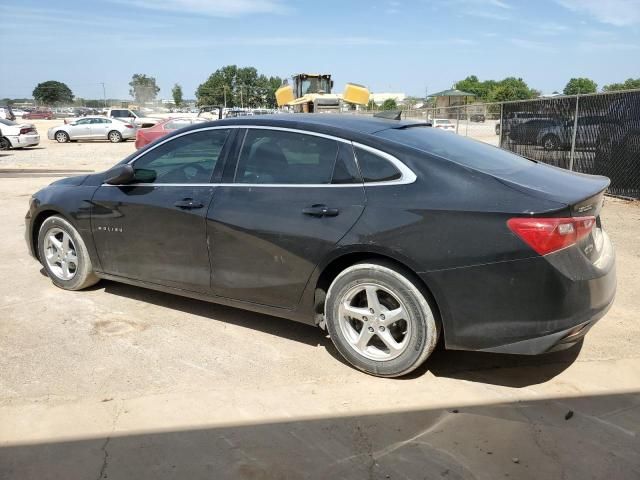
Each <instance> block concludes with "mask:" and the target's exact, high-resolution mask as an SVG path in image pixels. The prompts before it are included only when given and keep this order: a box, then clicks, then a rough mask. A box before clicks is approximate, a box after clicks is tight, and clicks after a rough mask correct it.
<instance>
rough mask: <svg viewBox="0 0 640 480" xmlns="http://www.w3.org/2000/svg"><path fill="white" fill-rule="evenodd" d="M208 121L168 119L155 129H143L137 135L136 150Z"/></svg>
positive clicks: (157, 124) (154, 127)
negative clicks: (184, 128) (180, 130)
mask: <svg viewBox="0 0 640 480" xmlns="http://www.w3.org/2000/svg"><path fill="white" fill-rule="evenodd" d="M206 121H207V120H205V119H203V118H167V119H166V120H163V121H161V122H159V123H156V124H155V125H154V126H153V127H149V128H141V129H139V130H138V132H137V133H136V148H142V147H144V146H145V145H148V144H149V143H151V142H153V141H154V140H157V139H158V138H160V137H164V136H165V135H167V134H169V133H171V132H173V131H174V130H178V129H179V128H183V127H188V126H189V125H193V124H194V123H201V122H206Z"/></svg>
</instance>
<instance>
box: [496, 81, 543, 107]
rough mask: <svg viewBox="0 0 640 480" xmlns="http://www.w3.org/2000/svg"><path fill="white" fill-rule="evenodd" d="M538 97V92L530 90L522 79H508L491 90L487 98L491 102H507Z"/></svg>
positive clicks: (497, 83)
mask: <svg viewBox="0 0 640 480" xmlns="http://www.w3.org/2000/svg"><path fill="white" fill-rule="evenodd" d="M537 95H538V91H537V90H534V89H532V88H529V86H528V85H527V83H526V82H525V81H524V80H522V78H515V77H507V78H505V79H503V80H500V81H499V82H496V85H495V86H494V87H493V88H492V89H491V91H490V92H489V94H488V96H487V100H488V101H489V102H507V101H509V100H527V99H529V98H534V97H536V96H537Z"/></svg>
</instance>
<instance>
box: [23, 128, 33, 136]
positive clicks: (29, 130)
mask: <svg viewBox="0 0 640 480" xmlns="http://www.w3.org/2000/svg"><path fill="white" fill-rule="evenodd" d="M34 131H35V130H34V129H33V128H31V127H28V128H21V129H20V135H26V134H27V133H31V132H34Z"/></svg>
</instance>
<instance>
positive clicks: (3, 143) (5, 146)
mask: <svg viewBox="0 0 640 480" xmlns="http://www.w3.org/2000/svg"><path fill="white" fill-rule="evenodd" d="M0 150H11V142H10V141H9V139H8V138H5V137H0Z"/></svg>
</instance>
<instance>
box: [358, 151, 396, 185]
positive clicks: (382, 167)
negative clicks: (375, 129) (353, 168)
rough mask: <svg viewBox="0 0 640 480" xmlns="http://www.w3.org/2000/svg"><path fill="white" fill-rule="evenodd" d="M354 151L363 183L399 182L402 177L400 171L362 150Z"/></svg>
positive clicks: (387, 162) (389, 163)
mask: <svg viewBox="0 0 640 480" xmlns="http://www.w3.org/2000/svg"><path fill="white" fill-rule="evenodd" d="M355 150H356V158H357V159H358V166H359V167H360V173H361V174H362V180H364V182H365V183H371V182H390V181H392V180H399V179H400V177H402V174H401V173H400V170H398V169H397V168H396V167H395V165H393V164H392V163H391V162H389V160H387V159H386V158H382V157H381V156H380V155H376V154H375V153H372V152H369V151H368V150H364V149H362V148H356V149H355Z"/></svg>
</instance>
